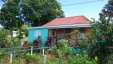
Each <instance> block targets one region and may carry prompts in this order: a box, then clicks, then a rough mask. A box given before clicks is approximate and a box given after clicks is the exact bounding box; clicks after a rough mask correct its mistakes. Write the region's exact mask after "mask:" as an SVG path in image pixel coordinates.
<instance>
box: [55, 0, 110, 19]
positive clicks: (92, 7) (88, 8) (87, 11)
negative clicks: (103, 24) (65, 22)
mask: <svg viewBox="0 0 113 64" xmlns="http://www.w3.org/2000/svg"><path fill="white" fill-rule="evenodd" d="M57 1H58V2H59V3H61V5H67V4H77V3H83V2H90V1H97V2H92V3H86V4H78V5H70V6H62V10H63V11H64V14H65V16H66V17H69V16H78V15H84V16H86V17H88V18H89V19H90V18H95V19H96V20H97V19H98V18H99V15H98V14H99V13H100V12H101V10H102V8H103V7H104V6H105V4H107V2H108V0H101V1H100V0H57Z"/></svg>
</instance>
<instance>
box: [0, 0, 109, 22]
mask: <svg viewBox="0 0 113 64" xmlns="http://www.w3.org/2000/svg"><path fill="white" fill-rule="evenodd" d="M57 1H58V2H59V3H60V4H61V5H67V4H77V3H83V2H90V1H97V2H92V3H86V4H78V5H70V6H62V10H63V11H64V14H65V16H66V17H69V16H78V15H84V16H86V17H88V18H89V19H90V18H95V19H96V20H97V19H98V17H99V16H98V14H99V13H100V12H101V10H102V8H103V7H104V6H105V4H106V3H107V1H108V0H101V1H100V0H57ZM2 4H3V2H1V1H0V8H1V6H2Z"/></svg>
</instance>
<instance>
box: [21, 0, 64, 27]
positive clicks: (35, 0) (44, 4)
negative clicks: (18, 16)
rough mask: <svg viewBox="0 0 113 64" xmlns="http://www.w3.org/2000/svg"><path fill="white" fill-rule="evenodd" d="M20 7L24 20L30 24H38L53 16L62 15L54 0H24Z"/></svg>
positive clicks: (49, 19) (47, 20)
mask: <svg viewBox="0 0 113 64" xmlns="http://www.w3.org/2000/svg"><path fill="white" fill-rule="evenodd" d="M21 7H22V12H21V13H22V15H23V18H24V21H27V22H28V21H29V22H30V23H31V25H32V26H40V25H43V24H45V23H47V22H49V21H51V20H53V19H54V18H59V17H64V15H63V11H62V10H61V6H60V4H59V3H58V2H57V1H56V0H25V1H23V2H22V6H21Z"/></svg>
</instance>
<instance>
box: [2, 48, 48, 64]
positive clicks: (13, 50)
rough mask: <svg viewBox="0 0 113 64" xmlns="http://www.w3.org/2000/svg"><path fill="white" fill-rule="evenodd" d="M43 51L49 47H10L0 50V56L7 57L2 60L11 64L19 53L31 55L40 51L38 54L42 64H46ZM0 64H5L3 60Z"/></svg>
mask: <svg viewBox="0 0 113 64" xmlns="http://www.w3.org/2000/svg"><path fill="white" fill-rule="evenodd" d="M45 49H49V47H37V46H28V47H12V48H0V51H2V53H1V54H0V56H1V57H2V56H6V55H8V56H9V57H4V59H5V60H6V59H7V61H9V63H12V61H13V59H15V58H16V57H17V56H18V55H19V54H20V53H24V54H26V53H28V52H29V53H30V54H31V55H32V54H33V53H34V52H35V51H38V50H39V51H40V53H41V54H42V55H43V64H46V55H45ZM0 63H1V64H5V63H4V62H3V60H0Z"/></svg>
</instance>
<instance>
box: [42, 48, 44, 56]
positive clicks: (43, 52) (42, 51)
mask: <svg viewBox="0 0 113 64" xmlns="http://www.w3.org/2000/svg"><path fill="white" fill-rule="evenodd" d="M42 52H43V56H44V48H43V49H42Z"/></svg>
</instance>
